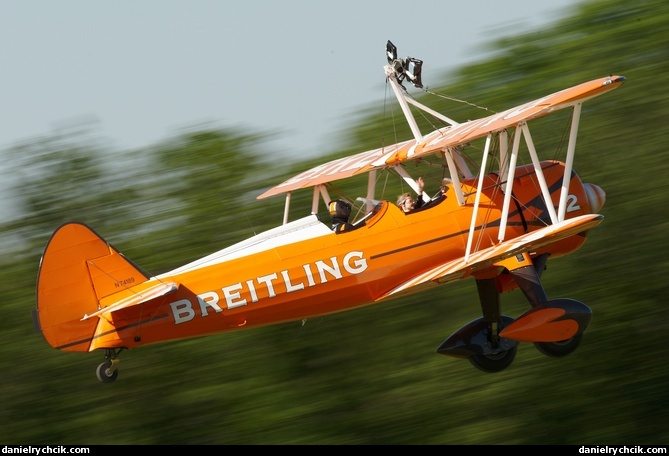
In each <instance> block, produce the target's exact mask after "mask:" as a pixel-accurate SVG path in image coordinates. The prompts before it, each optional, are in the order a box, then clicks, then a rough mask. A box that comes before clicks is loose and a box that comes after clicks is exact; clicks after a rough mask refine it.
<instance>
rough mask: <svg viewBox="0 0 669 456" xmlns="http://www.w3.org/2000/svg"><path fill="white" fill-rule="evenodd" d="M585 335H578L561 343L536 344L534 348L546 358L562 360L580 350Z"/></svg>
mask: <svg viewBox="0 0 669 456" xmlns="http://www.w3.org/2000/svg"><path fill="white" fill-rule="evenodd" d="M582 338H583V333H580V334H576V335H575V336H574V337H572V338H571V339H567V340H561V341H559V342H535V343H534V346H535V347H536V348H537V350H539V351H540V352H541V353H543V354H544V355H546V356H550V357H551V358H562V357H563V356H567V355H568V354H570V353H571V352H573V351H574V350H576V349H577V348H578V346H579V345H580V344H581V339H582Z"/></svg>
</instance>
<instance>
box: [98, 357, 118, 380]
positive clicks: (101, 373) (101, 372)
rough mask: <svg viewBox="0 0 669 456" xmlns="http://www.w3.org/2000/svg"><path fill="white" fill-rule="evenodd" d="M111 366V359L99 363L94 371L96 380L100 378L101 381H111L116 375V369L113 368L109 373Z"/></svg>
mask: <svg viewBox="0 0 669 456" xmlns="http://www.w3.org/2000/svg"><path fill="white" fill-rule="evenodd" d="M111 367H112V362H111V361H105V362H104V363H102V364H100V365H99V366H98V368H97V370H96V371H95V375H97V377H98V380H100V381H101V382H102V383H111V382H113V381H114V380H116V378H117V377H118V369H114V372H112V373H111V374H110V373H109V369H111Z"/></svg>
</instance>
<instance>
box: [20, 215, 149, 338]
mask: <svg viewBox="0 0 669 456" xmlns="http://www.w3.org/2000/svg"><path fill="white" fill-rule="evenodd" d="M147 279H148V276H147V275H145V274H144V273H143V272H142V271H140V270H139V269H138V268H137V267H136V266H135V265H134V264H133V263H132V262H130V261H129V260H127V259H126V258H125V257H124V256H123V255H122V254H121V253H119V252H118V251H117V250H116V249H114V248H113V247H112V246H111V245H110V244H109V243H107V242H106V241H105V240H104V239H102V237H100V236H99V235H98V234H97V233H95V232H94V231H93V230H92V229H91V228H90V227H88V226H87V225H85V224H83V223H77V222H72V223H66V224H64V225H62V226H60V227H59V228H58V229H56V231H54V233H53V234H52V235H51V239H49V242H48V243H47V245H46V247H45V249H44V254H43V255H42V259H41V261H40V267H39V273H38V276H37V310H36V311H35V313H34V316H33V318H34V321H35V324H36V327H37V328H38V329H39V330H40V331H41V332H42V334H43V335H44V337H45V339H46V340H47V342H48V343H49V344H50V345H51V346H52V347H54V348H57V349H59V350H66V351H89V349H90V346H91V341H92V339H93V336H94V334H95V329H96V327H97V324H98V319H97V318H93V319H87V320H83V321H82V317H83V316H84V315H86V314H90V313H93V312H96V311H98V310H99V309H100V300H102V299H103V298H104V297H105V296H109V295H111V294H113V293H116V292H118V291H119V290H120V289H123V288H126V287H128V286H129V285H132V284H138V283H141V282H144V281H145V280H147Z"/></svg>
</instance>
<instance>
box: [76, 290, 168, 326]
mask: <svg viewBox="0 0 669 456" xmlns="http://www.w3.org/2000/svg"><path fill="white" fill-rule="evenodd" d="M177 288H178V286H177V284H175V283H172V282H168V283H156V284H155V285H153V286H151V287H150V288H147V289H145V290H142V291H141V292H138V293H136V294H133V295H132V296H130V297H127V298H123V299H121V300H119V301H118V302H116V303H114V304H111V305H109V306H107V307H105V308H103V309H100V310H98V311H97V312H93V313H91V314H86V315H84V316H83V318H82V320H87V319H89V318H92V317H99V316H103V315H109V314H111V313H113V312H116V311H119V310H121V309H125V308H128V307H131V306H135V305H138V304H143V303H145V302H147V301H150V300H152V299H155V298H158V297H160V296H165V295H166V294H169V293H173V292H175V291H176V290H177ZM119 294H120V293H119ZM109 298H112V299H113V295H112V296H110V297H109Z"/></svg>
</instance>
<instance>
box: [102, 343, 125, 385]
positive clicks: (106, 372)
mask: <svg viewBox="0 0 669 456" xmlns="http://www.w3.org/2000/svg"><path fill="white" fill-rule="evenodd" d="M123 350H124V349H123V348H105V360H106V361H105V362H103V363H102V364H100V365H99V366H98V368H97V369H96V370H95V375H96V376H97V377H98V380H100V381H101V382H102V383H112V382H113V381H114V380H116V379H117V378H118V364H119V363H120V362H121V360H120V359H119V358H118V355H119V354H121V352H122V351H123Z"/></svg>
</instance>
